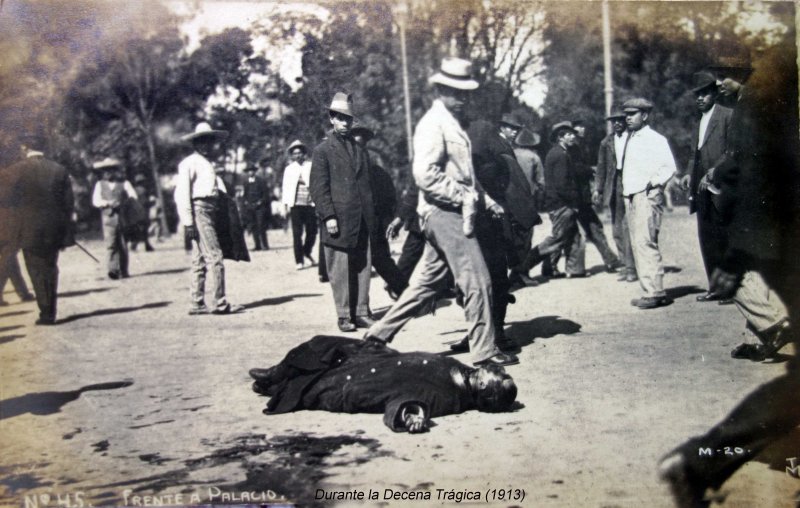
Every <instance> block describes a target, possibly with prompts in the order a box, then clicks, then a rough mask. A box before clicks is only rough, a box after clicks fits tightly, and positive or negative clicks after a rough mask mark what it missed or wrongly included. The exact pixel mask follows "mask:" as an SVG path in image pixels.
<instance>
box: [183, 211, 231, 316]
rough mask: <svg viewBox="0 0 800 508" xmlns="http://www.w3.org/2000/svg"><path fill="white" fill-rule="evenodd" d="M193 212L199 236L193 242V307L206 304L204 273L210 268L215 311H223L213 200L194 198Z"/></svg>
mask: <svg viewBox="0 0 800 508" xmlns="http://www.w3.org/2000/svg"><path fill="white" fill-rule="evenodd" d="M192 209H193V211H194V223H195V227H196V228H197V236H198V239H196V240H192V244H193V249H192V289H191V297H192V305H193V306H194V307H195V308H200V307H203V306H204V305H205V290H206V272H207V270H208V267H210V268H211V277H212V278H213V279H214V305H215V307H216V308H217V309H223V308H225V307H226V306H227V305H228V302H227V300H226V298H225V265H224V263H223V257H222V248H221V247H220V245H219V239H218V238H217V231H216V230H215V229H214V216H215V215H216V213H217V203H216V199H195V200H193V201H192Z"/></svg>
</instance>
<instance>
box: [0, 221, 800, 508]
mask: <svg viewBox="0 0 800 508" xmlns="http://www.w3.org/2000/svg"><path fill="white" fill-rule="evenodd" d="M694 231H695V229H694V222H693V220H692V219H690V218H689V217H688V215H687V214H686V212H685V209H680V210H678V211H676V212H675V213H674V214H671V215H667V216H666V219H665V224H664V229H663V235H662V242H663V252H664V255H665V261H666V264H667V265H668V266H669V267H672V268H670V273H669V274H668V277H667V279H666V284H667V286H668V287H669V288H670V289H669V291H670V293H671V295H672V296H673V297H675V299H676V300H675V303H674V304H673V305H671V306H669V307H667V308H663V309H658V310H651V311H640V310H637V309H634V308H632V307H631V306H630V305H629V300H630V299H631V298H632V297H635V296H637V295H638V287H637V286H638V285H635V284H627V283H621V282H616V276H614V275H609V274H605V273H596V274H595V275H593V276H592V277H590V278H588V279H585V280H559V281H552V282H549V283H546V284H543V285H541V286H539V287H535V288H533V287H532V288H525V289H522V290H520V291H518V292H517V293H516V295H517V298H518V303H517V304H516V305H514V306H512V307H511V308H510V311H509V316H508V323H509V326H508V334H509V335H510V336H512V337H514V338H515V339H516V340H517V341H519V342H520V343H521V344H522V345H523V350H522V353H521V355H520V357H521V360H522V363H521V364H520V365H518V366H513V367H510V369H509V371H510V372H511V374H512V375H513V376H514V378H515V380H516V382H517V384H518V386H519V387H520V392H519V401H520V402H521V403H522V404H523V405H524V407H523V408H521V409H519V410H517V411H516V412H513V413H506V414H494V415H489V414H480V413H477V412H470V413H466V414H463V415H459V416H451V417H446V418H439V419H437V420H436V426H435V427H434V428H433V429H432V430H431V432H430V433H427V434H424V435H417V436H410V435H406V434H394V433H392V432H391V431H389V430H388V429H387V428H386V427H384V426H383V424H382V422H381V418H380V416H378V415H342V414H330V413H324V412H307V411H306V412H300V413H294V414H289V415H281V416H265V415H263V414H262V413H261V410H262V409H263V407H264V404H265V399H263V398H260V397H258V396H256V395H255V394H254V393H252V392H251V391H250V382H249V379H248V376H247V370H248V369H249V368H250V367H254V366H267V365H271V364H273V363H274V362H276V361H277V360H279V359H280V358H281V357H282V355H283V354H284V353H285V352H286V351H288V350H289V349H290V348H292V347H293V346H294V345H296V344H297V343H299V342H301V341H303V340H306V339H308V338H310V337H311V336H313V335H314V334H318V333H328V334H330V333H335V332H336V327H335V314H334V311H333V304H332V301H331V296H330V290H329V287H328V286H327V285H323V284H320V283H319V282H318V281H317V275H316V269H305V270H303V271H295V270H294V262H293V259H292V255H291V250H290V249H289V245H290V241H289V238H288V237H287V236H286V235H285V234H284V233H283V232H281V231H273V232H270V242H271V245H272V246H273V250H271V251H269V252H256V253H254V254H253V258H254V259H253V262H252V263H249V264H241V263H240V264H234V263H231V264H229V265H228V267H227V269H228V281H229V282H228V288H229V294H230V297H231V299H232V300H233V301H235V302H239V303H243V304H246V305H247V307H248V309H247V311H246V312H245V313H243V314H239V315H234V316H200V317H190V316H188V315H186V310H187V308H188V286H189V274H188V272H187V271H186V270H187V267H188V265H189V257H188V256H187V255H186V254H185V253H184V252H183V250H182V249H181V246H180V244H179V241H178V239H177V238H176V239H172V240H170V241H169V242H167V243H165V244H160V245H157V248H158V251H157V252H155V253H143V252H139V253H134V254H133V257H132V262H131V273H132V278H130V279H128V280H125V281H122V282H117V281H110V280H107V279H106V278H104V269H103V267H102V266H100V265H95V264H94V263H93V262H91V261H90V260H88V258H86V257H85V256H84V255H83V254H82V253H81V252H80V251H78V250H77V249H75V248H73V249H69V250H68V251H66V252H65V253H63V254H62V260H61V263H60V266H61V274H62V275H61V284H60V287H61V298H60V300H59V306H60V308H59V316H60V318H61V320H62V323H61V324H60V325H59V326H57V327H53V328H37V327H33V326H32V323H33V321H34V319H35V312H34V305H32V304H16V303H15V304H13V305H11V306H8V307H4V308H2V309H0V362H1V365H2V373H1V374H0V446H2V451H1V452H0V456H1V457H2V459H0V504H2V505H7V506H26V507H55V506H62V507H68V506H76V507H77V506H81V505H86V504H93V505H95V506H97V505H112V504H113V505H122V504H129V505H130V504H137V503H142V504H144V503H150V504H158V503H161V504H192V505H198V504H210V503H223V502H225V503H232V502H248V501H251V500H252V501H256V502H263V501H264V500H267V499H273V498H274V499H276V500H280V499H283V500H288V501H292V500H293V501H297V502H298V503H299V504H301V505H303V506H309V505H313V504H315V501H314V499H313V498H314V496H315V493H316V489H317V488H324V489H326V490H327V491H328V492H331V491H333V490H338V491H349V492H351V491H363V492H364V495H365V496H367V495H368V494H369V490H370V489H372V490H374V491H376V492H378V493H379V497H380V498H381V502H388V501H383V497H384V494H385V490H386V489H392V490H393V491H394V492H409V491H414V492H416V491H427V492H430V493H431V494H432V498H431V500H429V501H424V500H422V501H408V500H406V501H391V504H393V505H413V506H429V505H441V504H442V503H444V504H450V505H454V504H456V501H455V500H452V501H450V500H447V499H442V500H437V489H443V491H444V492H445V493H446V491H451V490H452V491H454V493H453V496H454V497H452V498H451V499H455V494H461V495H463V494H464V492H465V491H466V492H470V493H471V492H472V491H480V492H481V496H482V497H481V499H482V500H483V498H484V496H485V493H486V491H487V490H488V489H509V488H510V489H521V490H524V499H518V500H511V501H495V502H493V503H490V504H492V505H496V506H537V507H538V506H604V507H605V506H669V505H670V500H669V497H668V494H667V491H666V488H665V487H664V486H663V485H662V484H660V483H659V482H658V481H657V478H656V473H655V465H656V463H657V460H658V458H659V457H660V456H661V455H662V454H664V453H665V452H667V451H668V450H670V449H671V448H672V447H673V446H674V445H676V444H678V443H679V442H681V441H682V440H684V439H685V438H687V437H689V436H691V435H694V434H698V433H700V432H702V431H704V430H705V429H706V428H707V427H708V426H709V425H710V424H712V423H713V422H716V421H717V420H719V419H720V418H722V417H723V416H724V415H725V414H726V413H727V412H728V410H729V409H730V408H731V407H732V406H733V405H734V403H735V402H736V401H738V400H739V399H741V398H742V397H743V396H744V395H745V394H746V393H748V392H749V391H751V390H752V389H753V388H755V387H756V386H757V385H759V384H760V383H762V382H764V381H766V380H769V379H771V378H773V377H775V376H777V375H779V374H780V373H781V372H782V369H783V368H784V367H783V365H781V364H751V363H749V362H747V363H745V362H743V361H737V360H732V359H731V358H730V356H729V351H730V349H731V348H732V347H734V346H735V345H736V344H738V343H739V342H740V341H741V340H742V338H743V333H742V330H743V319H742V318H741V317H740V316H739V314H738V313H737V311H736V309H735V308H733V307H732V306H727V307H720V306H717V305H715V304H698V303H696V302H695V301H694V295H695V294H696V293H699V292H700V288H701V287H703V286H704V283H703V281H704V276H703V273H702V268H701V264H700V257H699V254H698V247H697V241H696V239H695V234H694ZM543 233H544V232H543V231H539V230H537V233H536V238H538V239H541V238H543ZM87 245H88V248H89V249H90V250H91V251H92V252H94V253H95V255H97V256H98V257H102V253H103V248H102V245H101V244H100V243H99V242H88V244H87ZM588 251H589V259H588V266H595V267H596V268H595V272H599V266H598V265H599V256H598V255H597V252H596V251H595V250H594V248H593V247H589V249H588ZM373 282H374V283H373V287H372V302H373V308H374V309H375V310H376V311H381V310H382V309H385V307H386V306H387V305H388V304H389V303H390V302H389V299H388V297H387V296H386V294H385V292H384V291H383V290H382V286H383V284H382V281H380V280H378V279H373ZM6 299H7V300H9V301H11V302H16V297H15V296H14V295H12V294H7V295H6ZM464 330H465V324H464V321H463V315H462V312H461V310H460V309H459V308H458V307H457V306H456V305H454V304H450V305H446V306H444V307H441V308H440V309H439V310H438V311H437V313H436V315H435V316H433V317H431V316H427V317H424V318H421V319H418V320H415V321H412V322H411V323H410V324H409V326H408V327H407V328H406V329H405V330H404V331H403V332H401V333H400V335H399V336H398V337H397V339H396V341H395V346H396V347H397V348H398V349H400V350H403V351H411V350H425V351H441V350H443V349H444V346H443V342H445V341H448V340H453V339H454V338H458V337H459V336H460V334H461V333H463V331H464ZM81 389H83V390H82V391H81ZM798 436H800V434H797V433H795V434H794V435H792V436H790V437H789V438H787V439H786V440H784V441H782V442H781V443H778V444H776V445H774V446H772V447H771V448H769V449H768V450H767V452H766V453H764V454H763V455H762V456H761V457H759V459H758V460H756V461H753V462H751V463H750V464H748V465H746V466H745V467H744V468H742V470H741V471H740V472H738V473H737V474H736V475H735V476H734V477H733V478H732V479H731V480H730V481H729V482H728V483H727V484H726V485H725V486H724V487H723V489H722V491H723V495H726V496H727V500H726V503H725V505H726V506H792V505H793V504H794V503H793V499H794V498H795V496H796V493H797V492H798V491H800V481H798V480H797V479H795V478H792V477H791V476H789V475H787V473H786V472H785V466H786V465H787V462H786V459H787V458H792V457H798V456H800V439H798ZM146 495H156V496H160V498H156V499H153V498H145V497H144V496H146ZM135 496H139V498H136V497H135ZM465 502H466V501H465ZM318 503H320V504H323V503H322V502H318ZM324 504H326V505H332V504H334V503H332V502H325V503H324ZM345 504H348V505H353V506H362V505H365V504H367V503H366V502H351V503H345ZM480 504H485V503H484V502H483V501H482V502H481V503H480Z"/></svg>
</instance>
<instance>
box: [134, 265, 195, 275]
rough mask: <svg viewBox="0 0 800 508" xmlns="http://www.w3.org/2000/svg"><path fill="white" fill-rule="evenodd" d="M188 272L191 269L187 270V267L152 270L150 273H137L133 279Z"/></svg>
mask: <svg viewBox="0 0 800 508" xmlns="http://www.w3.org/2000/svg"><path fill="white" fill-rule="evenodd" d="M188 270H189V269H188V268H186V267H184V268H167V269H164V270H152V271H150V272H142V273H135V274H133V275H132V276H133V277H147V276H148V275H172V274H176V273H183V272H186V271H188Z"/></svg>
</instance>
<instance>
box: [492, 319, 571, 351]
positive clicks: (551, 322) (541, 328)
mask: <svg viewBox="0 0 800 508" xmlns="http://www.w3.org/2000/svg"><path fill="white" fill-rule="evenodd" d="M580 331H581V325H580V324H579V323H576V322H575V321H572V320H570V319H562V318H560V317H559V316H539V317H537V318H534V319H531V320H530V321H515V322H513V323H509V324H508V327H507V328H506V336H507V337H508V338H510V339H513V340H514V342H516V343H517V345H518V346H519V347H525V346H528V345H530V344H533V342H534V341H535V340H536V339H550V338H552V337H555V336H556V335H572V334H575V333H578V332H580Z"/></svg>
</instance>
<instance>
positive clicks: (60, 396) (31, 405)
mask: <svg viewBox="0 0 800 508" xmlns="http://www.w3.org/2000/svg"><path fill="white" fill-rule="evenodd" d="M132 384H133V381H113V382H110V383H99V384H95V385H88V386H84V387H83V388H79V389H77V390H72V391H69V392H39V393H29V394H26V395H21V396H19V397H13V398H11V399H6V400H0V420H5V419H6V418H13V417H15V416H19V415H22V414H26V413H30V414H33V415H40V416H42V415H51V414H54V413H58V412H60V411H61V406H63V405H64V404H66V403H68V402H72V401H73V400H77V399H78V397H80V396H81V394H82V393H83V392H89V391H94V390H117V389H119V388H125V387H127V386H131V385H132Z"/></svg>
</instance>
